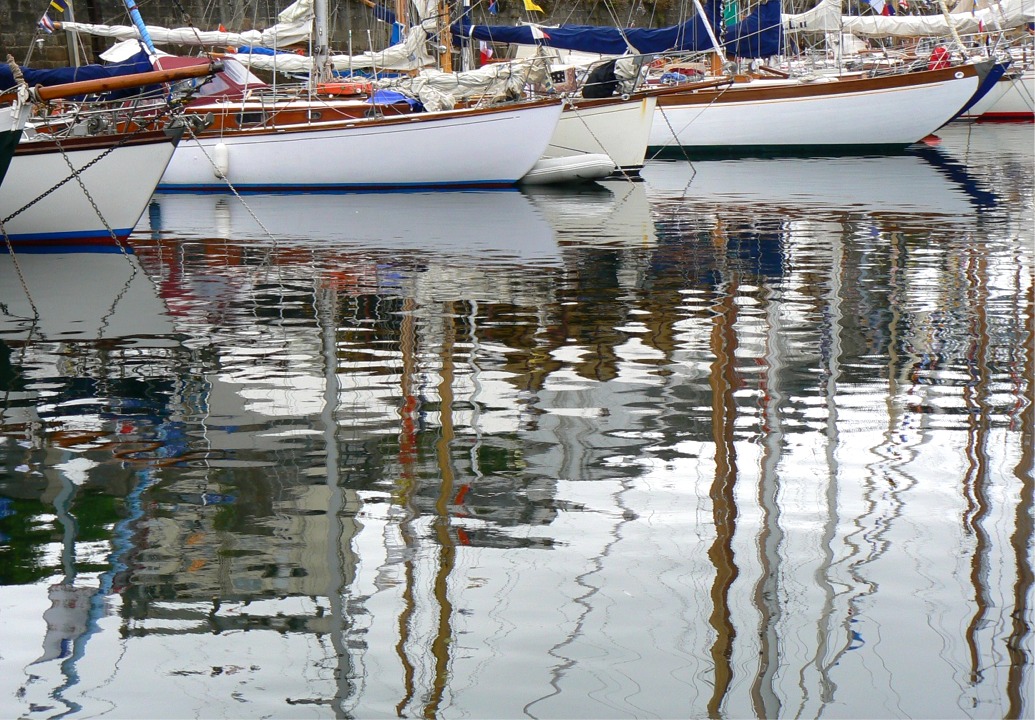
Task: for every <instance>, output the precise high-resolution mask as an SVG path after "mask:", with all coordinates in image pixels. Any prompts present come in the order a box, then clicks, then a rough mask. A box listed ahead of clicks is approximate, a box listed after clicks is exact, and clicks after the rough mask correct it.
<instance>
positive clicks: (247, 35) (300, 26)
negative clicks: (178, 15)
mask: <svg viewBox="0 0 1035 720" xmlns="http://www.w3.org/2000/svg"><path fill="white" fill-rule="evenodd" d="M312 24H313V0H295V2H293V3H292V4H291V5H289V6H288V7H287V8H285V9H284V10H282V11H281V12H280V14H279V15H277V24H276V25H273V26H272V27H268V28H266V29H265V30H245V31H244V32H226V31H223V30H199V29H197V28H193V27H183V28H164V27H161V26H158V25H148V26H147V32H148V33H149V34H150V35H151V40H152V41H154V42H155V43H156V44H159V45H187V46H205V47H212V46H216V47H241V46H248V47H266V48H284V47H288V46H290V45H295V44H297V43H304V42H308V40H309V35H310V34H311V32H312ZM55 27H56V28H60V29H61V30H64V31H65V32H78V33H83V34H85V35H97V36H100V37H110V38H116V39H118V40H133V39H136V40H139V39H140V31H139V30H138V29H137V28H136V27H135V26H132V25H93V24H90V23H79V22H62V23H55Z"/></svg>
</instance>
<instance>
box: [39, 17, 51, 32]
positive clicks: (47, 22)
mask: <svg viewBox="0 0 1035 720" xmlns="http://www.w3.org/2000/svg"><path fill="white" fill-rule="evenodd" d="M37 25H38V27H39V29H40V30H43V31H44V32H47V33H53V32H54V29H55V28H54V21H53V20H51V19H50V16H49V15H47V13H43V17H41V18H40V21H39V22H38V23H37Z"/></svg>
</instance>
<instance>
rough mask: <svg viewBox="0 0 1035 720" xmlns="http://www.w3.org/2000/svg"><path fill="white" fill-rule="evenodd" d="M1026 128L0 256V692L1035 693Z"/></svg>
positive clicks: (915, 711) (663, 712)
mask: <svg viewBox="0 0 1035 720" xmlns="http://www.w3.org/2000/svg"><path fill="white" fill-rule="evenodd" d="M1029 135H1030V127H1025V126H1019V127H1018V126H987V125H981V126H968V125H953V126H950V127H949V128H947V129H946V130H945V131H944V132H943V133H942V144H941V145H940V146H938V147H928V148H925V149H922V150H917V151H916V152H911V153H907V154H904V155H898V156H890V157H878V158H797V159H790V158H774V159H765V160H734V161H707V162H695V163H694V164H692V165H691V164H690V163H687V162H678V161H653V162H650V163H648V165H647V167H646V169H645V170H644V182H641V183H628V182H607V183H603V184H599V185H594V186H589V187H587V188H581V189H578V190H563V191H560V190H556V189H554V190H547V189H543V190H537V191H534V192H528V193H521V192H457V193H403V194H386V195H379V194H369V195H365V194H356V195H333V194H330V195H306V196H291V195H248V196H245V197H244V198H243V202H242V200H241V199H239V198H236V197H234V196H232V195H225V196H221V195H204V196H194V195H178V194H176V195H157V196H156V197H155V199H154V201H153V203H152V206H151V211H150V214H149V216H148V217H146V218H145V219H144V221H143V222H142V224H141V226H140V227H139V228H138V230H137V232H136V233H135V234H134V236H133V237H132V239H131V246H132V247H130V248H114V250H116V251H115V252H109V253H84V252H77V253H57V254H31V253H24V252H17V251H16V252H15V254H14V255H13V256H12V255H11V254H8V255H5V256H2V257H0V295H2V298H0V308H2V316H0V359H2V361H3V362H2V366H0V381H2V385H3V396H4V405H3V416H2V417H3V425H2V428H3V435H2V444H0V460H2V463H3V475H2V477H0V532H2V533H3V535H2V539H0V542H2V544H0V558H2V560H3V562H2V565H0V622H2V623H3V627H4V642H3V650H2V652H0V713H2V714H3V715H5V716H18V717H26V718H57V717H94V716H98V715H104V716H105V717H112V718H116V717H137V718H139V717H193V716H197V717H215V716H225V717H259V716H274V717H302V716H305V717H310V716H313V717H364V718H369V717H411V716H424V717H437V716H441V717H464V716H473V717H507V718H509V717H595V718H601V717H706V716H707V717H728V718H740V717H759V718H761V717H765V718H776V717H820V716H823V717H942V718H948V717H1030V716H1031V714H1032V712H1033V707H1035V705H1033V697H1032V638H1033V634H1032V621H1033V617H1032V600H1033V598H1032V595H1033V587H1032V585H1033V582H1032V578H1033V575H1032V563H1031V555H1030V551H1031V547H1032V541H1033V526H1032V511H1033V497H1032V491H1033V479H1032V463H1033V460H1032V457H1033V456H1032V447H1033V442H1035V428H1033V425H1035V422H1033V397H1032V395H1033V391H1032V369H1033V350H1032V338H1033V322H1032V316H1033V310H1035V298H1033V285H1032V272H1033V254H1035V251H1033V236H1032V226H1033V208H1032V194H1033V186H1035V183H1033V170H1032V160H1033V158H1032V147H1031V143H1030V136H1029ZM109 249H112V248H109ZM120 250H125V251H126V252H121V251H120Z"/></svg>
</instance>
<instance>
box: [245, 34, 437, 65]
mask: <svg viewBox="0 0 1035 720" xmlns="http://www.w3.org/2000/svg"><path fill="white" fill-rule="evenodd" d="M427 40H428V33H427V31H426V30H425V29H424V28H423V27H421V26H420V25H414V26H413V27H411V28H410V29H409V31H408V32H407V33H406V37H405V38H403V41H402V42H401V43H398V44H396V45H392V46H391V47H389V48H386V49H384V50H381V51H378V52H364V53H359V54H357V55H331V56H330V57H329V58H328V61H329V62H330V65H331V68H332V69H333V70H336V71H340V72H344V71H348V70H375V71H376V70H419V69H420V68H424V67H428V66H429V65H432V64H434V62H435V59H434V58H433V57H431V55H430V54H429V53H428V50H427ZM237 59H238V60H240V61H241V62H242V63H244V64H245V65H247V66H248V67H249V68H251V69H252V70H270V71H274V70H275V71H277V72H281V73H308V72H311V71H312V70H313V67H314V60H313V58H312V57H310V56H307V55H296V54H294V53H280V54H277V55H257V54H246V53H239V54H238V55H237Z"/></svg>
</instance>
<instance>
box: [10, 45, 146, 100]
mask: <svg viewBox="0 0 1035 720" xmlns="http://www.w3.org/2000/svg"><path fill="white" fill-rule="evenodd" d="M152 70H154V66H152V65H151V60H150V59H149V58H148V56H147V53H146V52H144V51H140V52H139V53H137V54H136V55H134V56H133V57H131V58H129V59H128V60H126V61H124V62H120V63H112V64H111V65H80V66H79V67H63V68H53V69H49V70H44V69H39V68H27V67H23V68H22V75H24V76H25V82H26V83H27V84H28V85H29V87H35V86H36V85H43V86H44V87H48V86H50V85H64V84H65V83H70V82H79V81H81V80H103V79H106V78H113V77H120V76H122V75H135V74H137V73H142V72H151V71H152ZM15 85H17V83H16V82H15V80H14V76H13V75H12V74H11V68H9V67H8V66H7V65H2V66H0V90H9V89H11V88H13V87H14V86H15ZM122 92H125V91H122ZM129 92H130V94H132V93H135V92H137V91H136V90H131V91H129Z"/></svg>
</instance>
